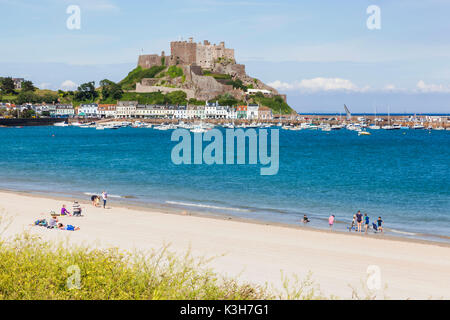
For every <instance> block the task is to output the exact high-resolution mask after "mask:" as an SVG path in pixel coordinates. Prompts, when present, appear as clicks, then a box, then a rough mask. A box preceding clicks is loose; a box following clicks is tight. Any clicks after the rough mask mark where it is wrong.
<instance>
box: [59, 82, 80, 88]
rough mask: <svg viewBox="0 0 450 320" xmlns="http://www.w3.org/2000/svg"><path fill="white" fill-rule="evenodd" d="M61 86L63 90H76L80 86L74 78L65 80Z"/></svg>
mask: <svg viewBox="0 0 450 320" xmlns="http://www.w3.org/2000/svg"><path fill="white" fill-rule="evenodd" d="M60 87H61V89H63V90H75V89H76V88H77V87H78V85H77V84H76V83H75V82H73V81H72V80H66V81H63V83H61V85H60Z"/></svg>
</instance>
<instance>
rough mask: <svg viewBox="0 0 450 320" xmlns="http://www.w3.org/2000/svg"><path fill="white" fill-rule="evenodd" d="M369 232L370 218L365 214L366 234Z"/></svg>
mask: <svg viewBox="0 0 450 320" xmlns="http://www.w3.org/2000/svg"><path fill="white" fill-rule="evenodd" d="M367 230H369V216H368V215H367V213H364V233H367Z"/></svg>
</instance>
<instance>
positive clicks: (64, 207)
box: [61, 204, 71, 216]
mask: <svg viewBox="0 0 450 320" xmlns="http://www.w3.org/2000/svg"><path fill="white" fill-rule="evenodd" d="M61 215H62V216H71V214H70V212H69V211H68V210H67V209H66V205H65V204H63V205H62V208H61Z"/></svg>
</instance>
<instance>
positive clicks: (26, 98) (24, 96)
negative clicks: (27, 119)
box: [16, 91, 39, 104]
mask: <svg viewBox="0 0 450 320" xmlns="http://www.w3.org/2000/svg"><path fill="white" fill-rule="evenodd" d="M38 100H39V97H38V96H36V94H35V93H33V92H32V91H21V92H20V93H19V95H18V96H17V100H16V102H17V103H18V104H24V103H36V102H39V101H38Z"/></svg>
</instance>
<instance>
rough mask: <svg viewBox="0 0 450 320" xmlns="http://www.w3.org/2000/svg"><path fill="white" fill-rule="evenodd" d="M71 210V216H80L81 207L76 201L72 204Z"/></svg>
mask: <svg viewBox="0 0 450 320" xmlns="http://www.w3.org/2000/svg"><path fill="white" fill-rule="evenodd" d="M72 208H73V215H74V216H81V206H80V204H79V203H78V201H74V202H73V206H72Z"/></svg>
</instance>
